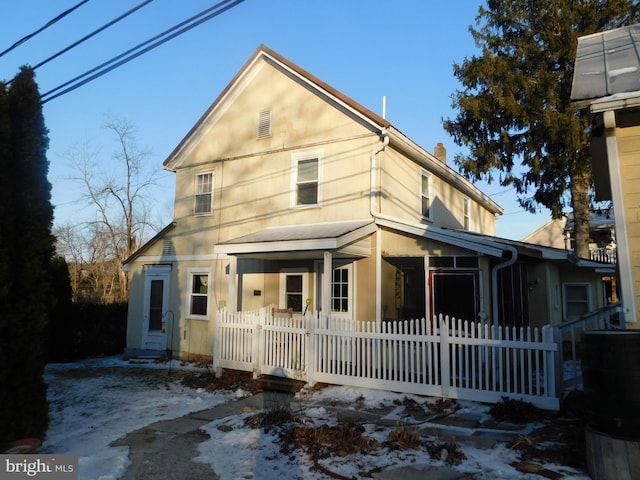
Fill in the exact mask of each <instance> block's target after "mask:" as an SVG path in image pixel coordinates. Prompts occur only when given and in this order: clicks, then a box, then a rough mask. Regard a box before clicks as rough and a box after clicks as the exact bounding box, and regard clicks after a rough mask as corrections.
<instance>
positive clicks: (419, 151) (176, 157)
mask: <svg viewBox="0 0 640 480" xmlns="http://www.w3.org/2000/svg"><path fill="white" fill-rule="evenodd" d="M260 62H267V63H268V64H270V65H272V66H274V67H276V68H278V69H280V70H282V71H284V72H286V73H287V75H291V76H292V77H294V78H295V79H296V80H297V81H299V82H301V83H302V84H304V85H305V86H307V87H308V88H309V89H310V90H312V91H314V92H317V94H318V95H320V96H322V97H323V98H324V99H326V100H327V101H328V102H330V103H332V104H334V105H336V106H339V107H340V108H341V109H343V110H344V111H347V112H349V114H350V115H352V116H353V117H354V118H356V119H357V120H358V121H359V122H360V123H361V124H362V125H365V126H366V127H367V128H369V129H370V130H371V131H372V132H374V133H377V134H378V135H383V134H384V135H388V136H389V144H390V146H391V147H393V148H396V149H398V150H400V151H403V152H404V153H405V154H406V155H408V156H410V158H412V159H414V161H416V162H417V163H418V164H420V165H421V166H423V167H425V168H426V169H427V170H430V171H432V172H433V173H436V174H437V175H439V176H440V177H441V178H443V179H444V180H445V181H447V182H449V183H451V184H454V185H456V187H457V188H458V189H459V190H461V191H462V192H464V193H465V194H466V195H468V196H469V197H471V198H472V199H473V200H475V201H477V202H478V203H480V204H481V205H483V206H484V207H485V208H486V209H487V210H489V211H491V212H492V213H494V214H500V215H501V214H502V213H503V209H502V207H500V205H498V204H497V203H496V202H494V201H493V200H492V199H491V198H490V197H489V196H487V195H485V194H484V193H483V192H482V191H481V190H480V189H479V188H477V187H476V186H475V185H474V184H473V183H471V182H470V181H469V180H467V179H466V178H465V177H464V176H462V175H461V174H459V173H458V172H456V171H455V170H454V169H452V168H451V167H449V166H448V165H446V164H445V163H443V162H442V161H440V160H438V159H437V158H436V157H435V156H434V155H433V154H432V153H430V152H428V151H427V150H425V149H424V148H422V147H421V146H420V145H418V144H417V143H415V142H413V141H412V140H411V139H409V137H407V136H406V135H404V134H403V133H402V132H401V131H400V130H399V129H397V128H395V127H394V126H393V125H392V124H391V123H390V122H389V121H388V120H386V119H385V118H382V117H381V116H380V115H378V114H376V113H374V112H372V111H371V110H369V109H368V108H366V107H364V106H363V105H361V104H360V103H358V102H356V101H355V100H353V99H352V98H350V97H348V96H347V95H345V94H343V93H342V92H340V91H339V90H337V89H335V88H333V87H331V86H330V85H328V84H327V83H325V82H323V81H322V80H320V79H319V78H318V77H316V76H314V75H312V74H311V73H309V72H307V71H306V70H304V69H303V68H300V67H299V66H298V65H296V64H295V63H293V62H291V61H290V60H288V59H286V58H285V57H283V56H282V55H279V54H278V53H276V52H274V51H273V50H271V49H270V48H268V47H266V46H265V45H260V46H259V47H258V48H257V50H256V51H255V52H254V54H253V55H252V56H251V58H250V59H249V60H248V61H247V62H246V63H245V64H244V66H243V67H242V68H241V69H240V71H239V72H238V73H237V74H236V75H235V77H234V78H233V79H232V80H231V82H230V83H229V84H228V85H227V86H226V87H225V89H224V90H223V91H222V93H220V95H218V98H216V100H215V101H214V102H213V103H212V104H211V106H210V107H209V108H208V109H207V111H206V112H205V113H204V115H202V117H200V119H199V120H198V121H197V122H196V124H195V125H194V126H193V127H192V128H191V130H189V132H188V133H187V135H186V136H185V137H184V138H183V139H182V141H181V142H180V143H179V144H178V146H177V147H176V148H175V149H174V150H173V152H171V154H170V155H169V156H168V157H167V159H166V160H165V161H164V163H163V166H164V168H165V169H167V170H172V171H175V169H176V168H177V167H178V166H179V164H180V162H181V161H182V160H181V156H182V155H183V154H184V152H185V150H186V149H187V147H188V145H189V143H190V142H192V141H193V138H194V137H195V136H196V134H197V133H198V132H199V131H200V130H201V129H202V128H204V125H205V124H206V123H207V121H208V120H209V119H211V118H213V117H214V116H215V114H216V112H217V111H218V110H219V109H221V108H222V106H223V104H224V103H225V101H230V99H231V98H232V97H233V92H235V91H236V90H237V89H238V88H240V86H241V85H242V84H243V82H245V81H248V79H250V78H251V75H252V72H253V71H254V70H255V69H256V68H259V66H260V65H261V63H260Z"/></svg>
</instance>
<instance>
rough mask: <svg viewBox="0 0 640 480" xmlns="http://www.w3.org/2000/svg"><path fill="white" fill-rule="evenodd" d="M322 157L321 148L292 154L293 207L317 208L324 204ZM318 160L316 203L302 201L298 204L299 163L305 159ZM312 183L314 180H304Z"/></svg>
mask: <svg viewBox="0 0 640 480" xmlns="http://www.w3.org/2000/svg"><path fill="white" fill-rule="evenodd" d="M322 157H323V152H322V151H320V150H314V151H309V152H300V153H294V154H293V155H292V156H291V172H292V174H291V200H290V201H291V207H292V208H317V207H319V206H320V205H321V204H322V163H323V162H322ZM314 159H315V160H317V161H318V175H317V178H316V183H317V193H316V203H302V204H298V185H299V184H300V183H301V182H298V164H299V163H300V162H301V161H304V160H314ZM304 183H312V182H309V181H307V182H304Z"/></svg>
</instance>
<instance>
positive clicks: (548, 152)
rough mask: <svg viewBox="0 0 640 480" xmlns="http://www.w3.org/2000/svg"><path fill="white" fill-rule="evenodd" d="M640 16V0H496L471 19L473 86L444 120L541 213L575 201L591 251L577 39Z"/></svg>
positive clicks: (472, 158) (579, 235)
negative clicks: (575, 92) (576, 86)
mask: <svg viewBox="0 0 640 480" xmlns="http://www.w3.org/2000/svg"><path fill="white" fill-rule="evenodd" d="M638 19H640V7H639V2H638V0H580V1H576V0H549V1H545V2H540V1H539V0H487V5H486V8H485V7H480V9H479V14H478V17H477V19H476V25H477V28H473V27H470V32H471V35H472V36H473V38H474V39H475V41H476V45H477V46H478V47H479V48H480V49H481V54H479V55H478V56H473V57H471V58H466V59H465V60H464V62H463V63H462V64H456V65H454V74H455V76H456V77H457V78H458V80H459V81H460V82H461V83H462V85H463V86H464V88H463V89H462V90H459V91H457V92H455V94H454V96H453V107H454V108H456V109H458V110H459V113H458V114H457V116H456V118H455V119H446V120H445V121H444V127H445V129H446V130H447V131H448V132H449V133H450V134H451V135H452V136H453V138H454V140H455V142H456V143H457V144H458V145H465V146H467V147H468V148H469V151H470V154H469V155H458V156H457V157H456V160H455V161H456V163H457V164H458V165H459V167H460V168H461V171H462V172H463V173H464V174H465V175H466V176H467V177H469V178H471V179H472V180H480V179H484V180H487V181H489V182H491V181H493V180H495V177H494V173H495V172H498V179H499V182H500V183H501V184H502V185H504V186H507V185H512V186H514V187H515V188H516V191H517V192H518V194H519V203H520V205H521V206H522V207H524V208H525V209H527V210H528V211H531V212H534V211H535V210H536V209H537V207H538V205H543V206H545V207H547V208H548V209H550V210H551V214H552V216H553V217H554V218H557V217H559V216H560V215H561V214H562V211H563V209H564V208H565V207H567V206H571V208H572V210H573V214H574V219H575V225H576V231H575V238H576V246H575V250H576V253H577V254H578V255H579V256H581V257H588V242H589V206H590V202H589V191H590V187H591V184H592V180H591V169H590V153H589V138H588V127H589V119H588V117H587V115H586V114H585V112H578V111H576V109H575V108H574V107H573V106H572V104H571V103H570V95H571V83H572V78H573V69H574V60H575V54H576V47H577V39H578V37H579V36H582V35H587V34H591V33H595V32H599V31H603V30H606V29H610V28H616V27H620V26H623V25H628V24H631V23H634V22H637V21H638ZM531 192H533V194H532V195H531ZM567 193H569V195H568V196H567Z"/></svg>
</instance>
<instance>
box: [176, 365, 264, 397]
mask: <svg viewBox="0 0 640 480" xmlns="http://www.w3.org/2000/svg"><path fill="white" fill-rule="evenodd" d="M181 382H182V384H183V385H185V386H187V387H190V388H202V389H205V390H206V391H208V392H213V391H215V390H238V389H242V390H244V391H245V392H250V393H256V392H258V391H259V388H258V386H257V384H256V382H254V381H253V375H252V373H251V372H241V371H238V370H224V371H223V372H222V375H220V376H216V375H215V374H214V373H213V372H211V371H207V372H188V373H186V374H185V375H184V376H183V377H182V380H181Z"/></svg>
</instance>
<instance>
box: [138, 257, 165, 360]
mask: <svg viewBox="0 0 640 480" xmlns="http://www.w3.org/2000/svg"><path fill="white" fill-rule="evenodd" d="M168 307H169V272H168V271H166V269H162V270H160V269H158V270H155V269H153V268H151V269H149V270H147V272H146V279H145V295H144V315H143V348H145V349H153V350H165V349H166V348H167V334H166V321H167V318H166V317H167V315H166V314H167V311H168Z"/></svg>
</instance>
